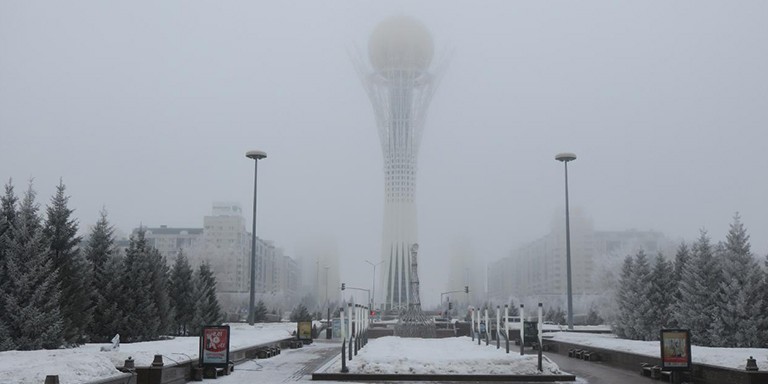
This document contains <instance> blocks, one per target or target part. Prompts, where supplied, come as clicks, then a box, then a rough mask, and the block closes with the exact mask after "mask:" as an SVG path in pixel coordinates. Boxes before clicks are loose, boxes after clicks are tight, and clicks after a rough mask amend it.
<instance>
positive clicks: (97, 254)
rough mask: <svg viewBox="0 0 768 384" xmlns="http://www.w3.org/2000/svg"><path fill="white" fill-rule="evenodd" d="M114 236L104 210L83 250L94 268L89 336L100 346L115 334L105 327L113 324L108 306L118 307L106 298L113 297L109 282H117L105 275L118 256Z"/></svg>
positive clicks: (92, 273)
mask: <svg viewBox="0 0 768 384" xmlns="http://www.w3.org/2000/svg"><path fill="white" fill-rule="evenodd" d="M114 232H115V231H114V228H112V226H111V225H110V224H109V221H108V220H107V211H106V210H104V209H102V210H101V212H100V217H99V220H98V221H97V222H96V225H95V226H94V227H93V229H92V230H91V234H90V237H89V240H88V244H86V246H85V250H84V253H85V259H86V260H87V261H88V264H89V266H90V268H91V271H90V274H91V288H90V291H91V299H90V302H91V313H92V315H93V320H92V322H91V326H90V329H89V330H88V334H89V335H90V336H91V339H92V340H93V341H99V342H105V341H107V340H109V339H110V338H111V337H110V335H109V333H112V332H113V330H112V329H109V327H107V326H106V325H107V324H110V323H112V321H113V320H112V319H108V318H107V316H106V314H105V313H106V311H107V310H108V308H107V306H112V305H114V306H115V307H116V306H117V303H116V302H114V303H110V302H109V301H108V300H106V299H105V295H110V291H109V290H108V285H109V284H110V281H111V280H112V279H115V278H116V276H110V275H108V274H107V272H106V268H107V265H108V264H109V263H110V262H112V260H111V259H112V258H114V257H115V254H116V250H115V239H114ZM113 285H114V284H113Z"/></svg>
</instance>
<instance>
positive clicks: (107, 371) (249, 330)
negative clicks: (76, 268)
mask: <svg viewBox="0 0 768 384" xmlns="http://www.w3.org/2000/svg"><path fill="white" fill-rule="evenodd" d="M230 327H231V328H230V329H231V332H232V336H231V337H230V350H235V349H238V348H241V347H246V346H250V345H257V344H262V343H267V342H270V341H274V340H281V339H285V338H287V337H290V336H291V332H293V331H295V330H296V323H271V324H256V325H254V326H250V325H248V324H231V325H230ZM110 345H111V344H86V345H84V346H81V347H79V348H71V349H55V350H40V351H6V352H0V382H2V383H4V384H27V383H29V384H40V383H42V382H43V381H45V376H46V375H59V382H60V383H61V384H80V383H87V382H90V381H95V380H98V379H102V378H106V377H109V376H114V375H118V374H120V371H118V370H117V369H116V368H115V367H116V366H122V365H123V363H124V361H125V360H126V359H127V358H128V357H131V358H133V360H134V362H135V365H136V366H148V365H150V364H151V363H152V360H153V359H154V357H155V355H163V361H164V363H165V364H166V365H168V364H173V363H174V362H177V361H182V360H189V359H196V358H197V357H198V350H199V338H198V337H176V338H174V339H172V340H162V341H149V342H144V343H131V344H121V345H120V348H119V350H115V351H108V352H101V347H104V346H110Z"/></svg>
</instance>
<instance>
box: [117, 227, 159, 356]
mask: <svg viewBox="0 0 768 384" xmlns="http://www.w3.org/2000/svg"><path fill="white" fill-rule="evenodd" d="M152 268H153V264H152V262H151V258H150V254H149V246H148V245H147V240H146V238H145V231H144V229H139V231H138V232H137V233H136V234H134V235H132V236H131V239H130V242H129V244H128V250H127V251H126V255H125V273H124V274H123V279H122V286H121V288H122V289H123V292H124V293H125V297H124V304H125V305H124V306H123V307H122V311H123V315H124V316H125V317H126V318H129V319H130V321H126V322H125V323H124V324H123V326H122V330H123V332H124V333H120V336H121V338H122V336H125V340H126V341H129V342H135V341H146V340H154V339H157V336H158V333H159V330H160V315H159V313H158V308H157V304H156V303H155V292H154V290H153V284H154V278H155V277H154V271H153V270H152Z"/></svg>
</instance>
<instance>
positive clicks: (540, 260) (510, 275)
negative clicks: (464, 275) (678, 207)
mask: <svg viewBox="0 0 768 384" xmlns="http://www.w3.org/2000/svg"><path fill="white" fill-rule="evenodd" d="M565 248H566V247H565V228H564V225H562V224H561V222H560V221H558V222H557V224H556V225H555V226H554V227H553V229H552V230H551V231H550V233H548V234H547V235H546V236H544V237H541V238H539V239H537V240H534V241H532V242H530V243H527V244H525V245H523V246H521V247H519V248H517V249H516V250H514V251H513V252H512V253H511V254H510V255H509V256H507V257H505V258H503V259H501V260H498V261H496V262H494V263H491V264H490V265H489V267H488V290H489V296H490V298H491V299H492V300H495V301H502V302H503V301H508V300H509V298H510V297H514V298H518V299H522V298H531V297H535V298H537V300H539V301H545V302H547V301H550V302H559V301H560V299H562V298H564V297H565V295H566V280H567V270H566V257H565V252H566V249H565ZM639 250H643V251H645V253H646V254H648V255H649V257H653V256H655V255H656V254H657V253H658V252H662V253H665V254H667V256H670V255H669V252H674V244H673V243H672V242H671V241H670V240H669V239H668V238H667V237H666V236H664V234H662V233H661V232H656V231H638V230H626V231H599V230H595V229H594V228H593V226H592V223H591V221H590V220H588V219H587V218H586V217H584V215H583V214H582V213H581V212H580V211H579V210H578V209H576V210H575V212H573V213H572V215H571V258H572V263H571V273H572V277H573V295H574V299H575V301H574V305H575V308H574V312H575V313H576V314H578V313H580V311H581V312H585V311H586V310H587V309H588V308H585V307H584V306H586V305H589V297H594V296H598V295H600V294H602V293H603V291H604V290H605V288H606V287H605V285H604V283H605V282H604V280H605V277H606V275H605V274H606V273H609V272H610V270H611V269H617V268H619V267H620V265H621V261H622V260H623V258H624V257H625V256H627V255H634V254H635V253H637V252H638V251H639Z"/></svg>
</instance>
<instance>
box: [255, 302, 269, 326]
mask: <svg viewBox="0 0 768 384" xmlns="http://www.w3.org/2000/svg"><path fill="white" fill-rule="evenodd" d="M266 318H267V306H266V305H265V304H264V301H263V300H259V302H258V303H256V308H254V309H253V321H254V322H257V323H263V322H264V320H266Z"/></svg>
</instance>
